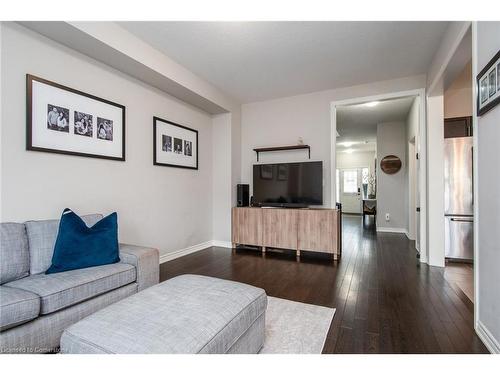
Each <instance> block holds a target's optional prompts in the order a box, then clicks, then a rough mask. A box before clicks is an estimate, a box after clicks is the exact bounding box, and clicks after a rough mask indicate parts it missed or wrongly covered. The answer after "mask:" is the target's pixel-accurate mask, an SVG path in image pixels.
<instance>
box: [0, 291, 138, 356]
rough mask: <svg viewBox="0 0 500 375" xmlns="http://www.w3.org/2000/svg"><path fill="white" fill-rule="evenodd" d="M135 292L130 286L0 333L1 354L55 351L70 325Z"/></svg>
mask: <svg viewBox="0 0 500 375" xmlns="http://www.w3.org/2000/svg"><path fill="white" fill-rule="evenodd" d="M136 292H137V284H136V283H132V284H128V285H126V286H124V287H121V288H118V289H115V290H113V291H111V292H108V293H106V294H102V295H100V296H99V297H96V298H92V299H90V300H88V301H85V302H82V303H79V304H77V305H74V306H71V307H68V308H67V309H64V310H60V311H58V312H55V313H53V314H49V315H43V316H40V317H39V318H37V319H35V320H32V321H31V322H28V323H26V324H23V325H20V326H17V327H14V328H11V329H9V330H7V331H3V332H1V333H0V352H1V353H45V352H52V351H55V350H57V349H58V347H59V341H60V338H61V334H62V333H63V331H64V329H66V328H67V327H69V326H70V325H71V324H74V323H76V322H78V321H79V320H81V319H83V318H84V317H86V316H88V315H90V314H92V313H94V312H95V311H98V310H100V309H102V308H104V307H106V306H108V305H110V304H113V303H115V302H117V301H119V300H121V299H123V298H126V297H128V296H130V295H132V294H134V293H136Z"/></svg>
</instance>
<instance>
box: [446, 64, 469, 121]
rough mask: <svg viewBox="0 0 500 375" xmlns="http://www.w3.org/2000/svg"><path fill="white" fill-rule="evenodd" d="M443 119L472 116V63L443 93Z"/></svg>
mask: <svg viewBox="0 0 500 375" xmlns="http://www.w3.org/2000/svg"><path fill="white" fill-rule="evenodd" d="M443 99H444V118H453V117H466V116H472V61H470V62H469V63H468V64H467V65H466V66H465V68H464V69H463V70H462V72H460V74H459V75H458V76H457V78H455V80H454V81H453V82H452V83H451V85H450V87H448V88H447V89H446V90H445V91H444V98H443Z"/></svg>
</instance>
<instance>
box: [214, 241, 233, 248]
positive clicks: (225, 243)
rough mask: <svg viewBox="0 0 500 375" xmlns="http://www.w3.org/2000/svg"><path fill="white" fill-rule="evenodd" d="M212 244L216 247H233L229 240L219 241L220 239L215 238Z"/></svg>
mask: <svg viewBox="0 0 500 375" xmlns="http://www.w3.org/2000/svg"><path fill="white" fill-rule="evenodd" d="M212 246H216V247H227V248H228V249H231V248H232V247H233V244H232V243H231V242H229V241H218V240H213V241H212Z"/></svg>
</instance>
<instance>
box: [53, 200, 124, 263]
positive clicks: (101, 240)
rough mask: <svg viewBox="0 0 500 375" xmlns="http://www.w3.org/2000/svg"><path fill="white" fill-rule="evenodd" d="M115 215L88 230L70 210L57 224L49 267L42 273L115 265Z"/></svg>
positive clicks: (116, 254) (116, 238)
mask: <svg viewBox="0 0 500 375" xmlns="http://www.w3.org/2000/svg"><path fill="white" fill-rule="evenodd" d="M119 261H120V257H119V256H118V215H117V214H116V212H113V213H112V214H111V215H108V216H106V217H105V218H103V219H101V220H99V221H98V222H97V223H95V224H94V225H92V226H91V227H88V226H87V224H85V222H84V221H83V220H82V219H81V218H80V216H78V215H77V214H75V213H74V212H73V211H72V210H70V209H69V208H66V209H64V212H63V214H62V217H61V221H60V223H59V232H58V234H57V239H56V244H55V246H54V255H53V256H52V264H51V266H50V267H49V269H48V270H47V271H46V272H45V273H57V272H65V271H71V270H78V269H80V268H86V267H95V266H103V265H105V264H113V263H118V262H119Z"/></svg>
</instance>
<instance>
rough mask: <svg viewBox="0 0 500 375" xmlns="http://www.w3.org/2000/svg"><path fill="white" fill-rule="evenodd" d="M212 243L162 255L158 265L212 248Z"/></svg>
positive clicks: (203, 243)
mask: <svg viewBox="0 0 500 375" xmlns="http://www.w3.org/2000/svg"><path fill="white" fill-rule="evenodd" d="M212 243H213V241H207V242H202V243H199V244H197V245H193V246H189V247H186V248H184V249H180V250H175V251H171V252H169V253H166V254H163V255H161V256H160V264H161V263H165V262H168V261H170V260H174V259H177V258H180V257H183V256H184V255H189V254H192V253H196V252H197V251H200V250H204V249H206V248H208V247H211V246H212Z"/></svg>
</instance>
